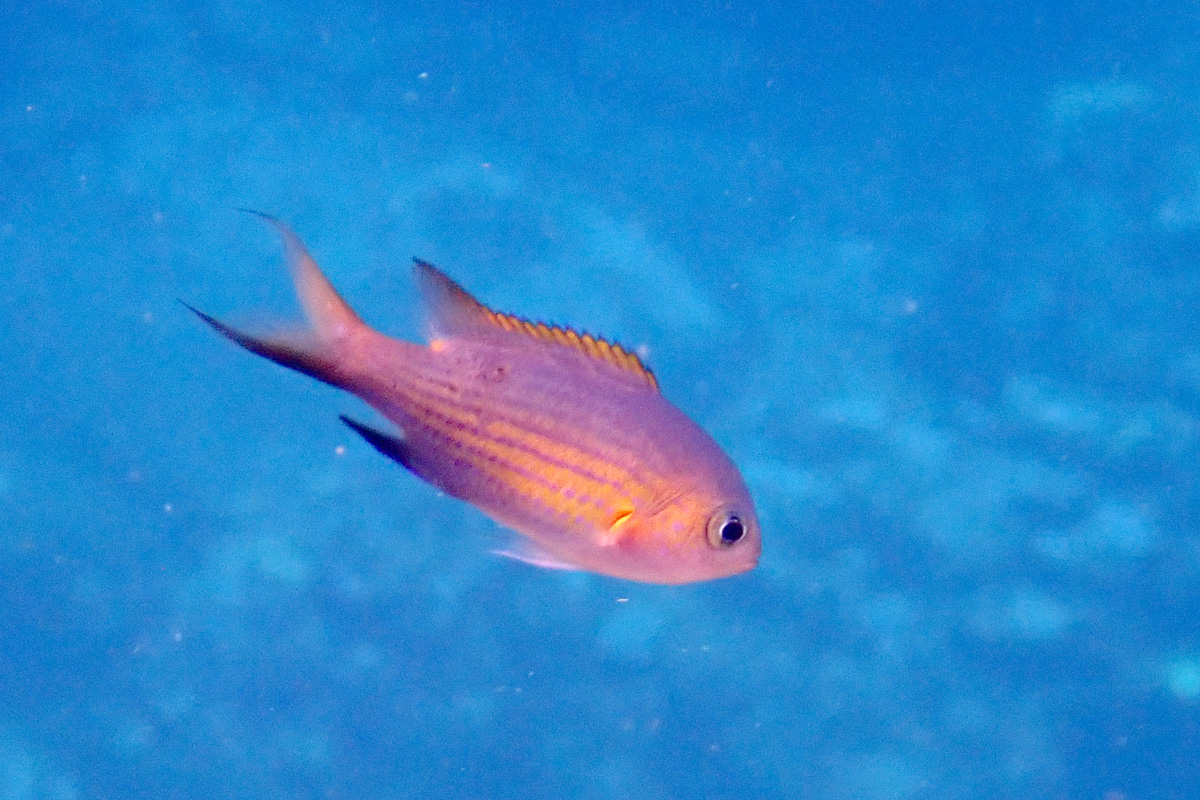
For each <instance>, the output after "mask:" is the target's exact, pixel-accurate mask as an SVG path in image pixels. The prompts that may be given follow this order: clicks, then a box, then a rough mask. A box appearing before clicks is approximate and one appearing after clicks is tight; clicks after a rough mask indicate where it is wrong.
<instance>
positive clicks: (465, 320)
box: [413, 258, 658, 391]
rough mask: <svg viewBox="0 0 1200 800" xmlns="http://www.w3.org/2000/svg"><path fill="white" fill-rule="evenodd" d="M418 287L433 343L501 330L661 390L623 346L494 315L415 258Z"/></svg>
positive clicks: (560, 328)
mask: <svg viewBox="0 0 1200 800" xmlns="http://www.w3.org/2000/svg"><path fill="white" fill-rule="evenodd" d="M413 262H414V263H415V264H416V273H417V283H418V285H419V286H420V287H421V294H422V295H423V296H424V298H425V304H426V306H427V308H428V313H429V335H430V338H431V339H439V338H443V337H456V336H469V335H470V334H471V333H472V332H482V331H484V330H495V329H497V328H499V329H500V330H503V331H508V332H510V333H519V334H523V335H525V336H530V337H532V338H534V339H537V340H539V341H542V342H546V343H547V344H557V345H561V346H563V347H570V348H572V349H574V350H578V351H579V352H581V353H583V354H585V355H587V356H590V357H591V358H595V359H598V360H600V361H604V362H607V363H609V364H612V365H613V366H615V367H618V368H619V369H622V370H624V371H626V372H628V373H630V374H632V375H636V376H637V377H639V378H641V379H642V380H643V381H644V382H645V383H646V384H647V385H649V386H650V388H651V389H654V390H655V391H657V390H658V380H657V379H656V378H655V377H654V373H653V372H651V371H650V368H649V367H647V366H646V365H645V364H643V363H642V360H641V359H640V358H638V357H637V355H636V354H635V353H633V352H630V351H629V350H626V349H625V348H624V347H622V346H621V345H619V344H616V343H614V342H608V341H605V340H604V339H601V338H600V337H598V336H592V335H591V334H590V333H580V332H578V331H575V330H572V329H571V328H564V327H559V326H557V325H547V324H545V323H544V322H531V321H530V320H527V319H524V318H522V317H518V316H514V315H513V314H504V313H501V312H499V311H493V310H492V309H490V308H488V307H487V306H485V305H484V304H483V303H481V302H479V301H478V300H476V299H475V298H474V297H472V296H471V295H470V294H469V293H468V292H467V290H466V289H464V288H462V287H461V286H459V285H458V284H457V283H455V282H454V281H453V280H451V279H450V278H449V277H448V276H447V275H446V274H445V273H444V272H442V271H441V270H440V269H438V268H437V267H435V266H434V265H433V264H430V263H429V262H428V261H422V260H421V259H419V258H414V259H413Z"/></svg>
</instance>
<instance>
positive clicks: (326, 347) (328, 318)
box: [180, 209, 366, 387]
mask: <svg viewBox="0 0 1200 800" xmlns="http://www.w3.org/2000/svg"><path fill="white" fill-rule="evenodd" d="M242 210H243V211H246V212H247V213H250V214H254V215H255V216H257V217H259V218H261V219H263V220H265V221H266V222H267V223H269V224H270V225H271V226H272V227H273V228H275V230H276V231H277V232H278V233H279V236H280V238H282V239H283V246H284V250H285V253H286V254H287V262H288V269H289V270H290V271H291V273H292V282H293V283H294V284H295V287H296V294H297V295H298V296H299V298H300V304H301V305H302V306H303V308H304V315H305V317H307V318H308V321H309V324H310V327H309V328H308V329H301V330H294V331H285V332H282V333H273V334H270V335H265V336H256V335H253V334H249V333H246V332H244V331H240V330H238V329H236V328H233V327H231V326H229V325H226V324H225V323H224V322H221V321H220V320H219V319H217V318H215V317H212V316H209V315H208V314H205V313H204V312H202V311H199V310H197V309H195V308H193V307H192V306H190V305H188V304H187V303H183V305H184V306H185V307H186V308H187V309H188V310H190V311H191V312H192V313H194V314H195V315H196V316H197V317H199V318H200V319H202V320H203V321H204V322H206V323H207V324H208V325H210V326H211V327H212V328H213V329H214V330H216V331H217V333H219V334H221V335H222V336H224V337H226V338H228V339H230V340H231V341H234V342H236V343H237V344H239V345H241V346H242V347H244V348H246V349H247V350H249V351H250V352H252V353H256V354H257V355H260V356H263V357H264V358H269V359H270V360H272V361H274V362H275V363H277V364H282V365H283V366H285V367H288V368H289V369H294V370H296V371H297V372H303V373H304V374H305V375H310V376H312V377H314V378H316V379H317V380H319V381H324V382H325V383H330V384H333V385H334V386H341V387H344V386H345V384H346V381H347V379H348V378H349V375H348V374H347V367H348V366H349V365H348V363H347V361H348V358H347V356H348V354H349V353H350V352H351V350H352V348H351V337H352V336H353V335H354V334H356V333H361V332H362V331H364V330H366V323H364V322H363V321H362V319H360V318H359V316H358V315H357V314H355V313H354V310H353V309H352V308H350V306H349V305H348V304H347V303H346V301H345V300H343V299H342V297H341V295H339V294H338V293H337V290H336V289H334V288H333V284H331V283H330V282H329V279H328V278H326V277H325V275H324V273H322V272H321V268H320V267H318V266H317V263H316V262H315V261H313V259H312V256H310V255H309V254H308V250H306V249H305V247H304V243H303V242H302V241H300V237H299V236H297V235H296V234H295V233H293V232H292V231H291V229H290V228H288V227H287V226H286V225H284V224H283V223H282V222H280V221H279V220H277V219H275V218H274V217H272V216H270V215H268V214H264V213H262V212H261V211H252V210H250V209H242ZM180 302H181V303H182V302H183V301H182V300H181V301H180Z"/></svg>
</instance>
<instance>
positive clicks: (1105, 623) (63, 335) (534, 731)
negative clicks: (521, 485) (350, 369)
mask: <svg viewBox="0 0 1200 800" xmlns="http://www.w3.org/2000/svg"><path fill="white" fill-rule="evenodd" d="M517 5H518V4H511V6H512V7H510V6H508V5H502V4H496V5H495V6H491V5H488V4H480V3H462V4H458V3H449V4H447V3H423V4H421V3H418V4H394V5H393V4H381V3H369V2H351V1H350V0H331V2H322V3H316V2H299V3H283V2H277V1H276V0H267V1H266V2H262V3H250V2H216V3H195V4H191V3H186V2H169V1H168V2H163V3H158V4H152V5H151V4H133V3H131V4H127V5H123V4H118V3H83V2H79V3H76V2H61V3H47V4H26V5H16V4H14V5H12V6H6V7H5V9H4V10H0V100H2V101H3V102H2V104H0V131H2V132H0V367H2V368H3V373H4V375H5V378H4V384H3V386H4V391H3V392H0V548H2V549H0V555H2V558H0V800H27V799H32V798H39V799H40V798H52V799H54V800H74V799H75V798H79V799H80V800H82V799H83V798H93V797H102V798H117V797H120V798H155V800H161V799H162V798H218V797H220V798H226V797H245V798H258V797H289V798H322V799H323V800H352V799H353V800H367V799H370V800H375V799H378V800H392V799H393V798H451V797H453V798H483V797H490V798H588V799H590V798H637V800H667V799H668V798H671V799H681V798H722V797H729V798H738V799H739V800H744V799H745V798H820V799H821V800H830V799H834V800H837V799H844V800H892V799H894V798H896V799H898V798H963V799H964V800H965V799H966V798H1016V797H1020V798H1081V799H1088V800H1126V799H1127V800H1141V799H1142V798H1177V799H1179V800H1182V799H1184V798H1195V797H1198V796H1200V777H1198V776H1200V755H1198V753H1200V626H1198V623H1197V619H1198V617H1200V536H1198V534H1197V528H1196V523H1195V520H1196V518H1197V516H1198V514H1200V481H1198V480H1197V457H1198V455H1200V325H1198V324H1197V319H1198V316H1197V312H1196V309H1197V306H1200V270H1198V269H1197V260H1198V259H1200V44H1198V42H1200V38H1198V37H1200V11H1198V10H1197V8H1196V6H1195V5H1194V4H1188V3H1165V4H1154V3H1151V4H1149V5H1144V6H1140V7H1138V8H1137V10H1136V11H1135V10H1134V9H1133V8H1132V7H1131V6H1129V4H1127V3H1114V2H1107V3H1106V2H1101V3H1095V4H1029V5H1022V4H1014V5H1007V4H1001V5H999V6H997V5H996V4H994V3H967V4H957V5H956V6H955V7H954V8H949V7H944V4H906V3H891V2H875V3H863V4H849V5H845V4H824V5H820V6H818V5H814V6H812V7H799V6H796V5H794V4H786V3H785V4H777V5H772V4H740V3H733V4H726V3H712V4H695V5H690V6H689V5H686V4H685V5H684V6H679V5H678V4H666V3H663V4H651V3H624V4H622V3H603V4H595V5H591V6H588V5H585V4H578V5H573V4H558V5H545V6H538V7H533V6H521V7H520V8H519V9H518V8H516V6H517ZM244 206H249V207H253V208H259V209H262V210H264V211H268V212H270V213H273V214H276V215H278V216H280V217H282V218H284V219H285V220H287V221H288V222H289V223H290V224H291V225H293V226H294V227H295V228H296V230H297V231H298V232H299V233H300V234H301V235H302V236H304V237H305V239H306V240H307V241H308V243H309V246H310V248H311V249H312V250H313V252H314V254H315V255H316V257H317V258H318V260H319V261H320V262H321V263H322V264H323V265H324V267H325V269H326V270H327V272H328V273H329V274H330V275H331V277H332V278H333V280H334V281H335V283H337V284H338V286H339V288H341V289H342V291H343V292H344V294H345V295H346V296H347V298H348V299H350V300H351V302H352V303H353V304H354V305H355V306H356V307H357V308H358V310H359V311H360V312H361V313H362V314H363V316H364V317H365V318H366V319H368V320H369V321H371V322H372V323H374V324H376V325H377V326H379V327H380V328H382V329H383V330H385V331H387V332H389V333H392V334H394V335H398V336H405V337H410V338H411V337H415V336H416V335H417V332H418V329H417V325H416V324H415V323H416V321H417V310H416V309H415V308H414V305H415V295H414V289H413V286H412V285H411V282H410V277H409V270H408V261H409V257H410V256H412V255H420V256H422V257H424V258H427V259H430V260H432V261H434V262H435V263H438V264H440V265H441V266H442V267H444V268H445V269H446V270H447V271H448V272H449V273H450V274H451V275H453V276H454V277H456V278H457V279H459V280H461V281H462V282H463V283H464V284H465V285H466V286H468V287H469V288H470V289H472V290H473V291H475V292H476V293H477V294H478V295H479V296H480V297H481V298H482V299H484V300H485V301H487V302H489V303H491V304H493V305H494V306H496V307H498V308H502V309H505V310H511V311H514V312H518V313H521V314H524V315H527V316H531V317H535V318H544V319H548V320H553V321H559V322H568V323H571V324H574V325H577V326H579V327H583V328H586V329H588V330H593V331H597V332H600V333H603V334H605V335H608V336H612V337H614V338H616V339H618V340H620V341H622V342H624V343H626V344H628V345H631V346H639V347H645V348H647V349H648V352H649V361H650V363H651V365H652V367H653V368H654V369H655V371H656V373H657V374H658V375H659V377H660V379H661V381H662V383H663V385H664V388H665V390H666V393H667V394H668V396H669V397H671V398H672V399H673V400H674V401H675V402H676V403H677V404H678V405H679V406H681V407H682V408H683V409H684V410H686V411H687V412H688V413H689V414H691V415H692V416H694V417H695V418H697V419H698V420H699V421H700V422H701V423H702V424H703V425H704V426H705V427H706V428H707V429H709V430H710V431H712V432H713V433H714V435H716V437H717V438H718V439H719V440H720V441H721V442H722V443H723V444H724V445H725V446H726V447H727V448H728V449H729V451H730V453H731V454H732V455H733V457H734V458H735V460H736V461H738V462H739V464H740V465H741V466H742V467H743V470H744V472H745V474H746V476H747V479H748V482H749V483H750V485H751V488H752V490H753V491H754V493H755V495H756V498H757V501H758V504H759V508H760V513H761V516H762V519H763V527H764V558H763V561H762V565H761V567H760V568H759V569H758V570H757V571H755V572H753V573H751V574H749V575H746V576H741V577H738V578H734V579H730V580H726V581H720V582H716V583H711V584H705V585H700V586H691V587H679V588H665V587H653V586H640V585H633V584H628V583H624V582H621V581H615V580H610V579H605V578H600V577H595V576H586V575H574V574H563V573H555V572H545V571H538V570H534V569H531V568H529V567H527V566H524V565H521V564H518V563H514V562H510V561H507V560H502V559H497V558H495V557H493V556H491V555H489V554H488V550H489V548H490V547H491V545H492V543H493V542H494V540H495V538H496V536H497V531H496V528H495V526H494V525H493V524H492V523H491V522H489V521H487V520H486V519H485V518H483V517H482V516H481V515H480V514H478V513H477V512H475V511H474V510H473V509H471V508H469V507H468V506H465V505H463V504H461V503H458V502H456V501H453V500H450V499H448V498H446V497H443V496H439V495H438V494H437V493H436V492H435V491H434V490H432V489H431V488H430V487H428V486H425V485H423V484H421V483H419V482H418V481H416V480H414V479H413V478H411V477H410V476H408V475H406V474H404V473H403V472H402V471H401V470H399V469H397V468H395V467H394V465H392V464H390V463H388V462H386V461H385V460H384V459H382V458H380V457H379V456H378V455H377V454H375V453H374V452H373V451H370V449H369V448H368V447H366V446H365V445H364V444H362V443H361V442H358V441H355V440H354V439H353V437H352V435H351V434H350V432H349V431H347V430H346V429H345V428H344V427H342V426H341V425H340V424H339V423H338V421H337V414H338V413H339V412H355V413H361V409H360V407H359V406H358V404H357V401H355V400H353V399H352V398H350V397H347V396H345V395H341V394H339V393H337V392H335V391H333V390H332V389H329V388H327V387H324V386H320V385H317V384H315V383H314V382H312V381H309V380H307V379H305V378H303V377H301V376H298V375H295V374H292V373H288V372H286V371H284V370H281V369H279V368H277V367H275V366H273V365H271V364H268V363H266V362H263V361H261V360H260V359H256V358H253V357H251V356H249V355H247V354H245V353H243V352H241V351H239V350H237V349H236V348H234V347H233V346H231V345H230V344H229V343H228V342H225V341H222V340H220V339H219V338H218V337H216V336H214V335H213V334H212V332H211V331H209V330H207V329H205V328H204V327H203V326H201V325H200V324H198V323H197V321H196V320H195V319H193V318H191V317H190V315H188V314H187V313H186V312H185V311H184V310H183V309H182V308H181V307H180V306H179V305H178V304H177V303H176V302H175V300H176V298H183V299H186V300H187V301H189V302H192V303H194V304H196V305H198V306H200V307H202V308H204V309H206V310H208V311H211V312H213V313H217V314H220V315H222V316H225V317H227V318H231V319H233V320H234V321H237V320H238V319H239V316H238V315H239V314H241V315H242V316H241V317H240V319H243V320H244V319H252V320H253V319H256V317H254V316H253V312H254V311H259V312H265V313H271V314H274V315H276V316H280V317H283V316H287V315H294V314H295V313H296V310H295V304H294V301H293V300H292V298H291V295H290V292H291V290H290V287H289V285H288V280H287V276H286V272H285V270H284V268H283V265H282V259H281V255H280V253H279V252H278V250H279V248H278V243H277V241H276V240H275V238H274V237H273V236H272V235H271V233H270V232H269V231H268V230H265V229H264V228H263V227H262V225H261V224H260V223H258V222H257V221H255V220H253V219H250V218H247V217H245V216H244V215H239V214H237V213H236V212H235V211H234V209H235V208H238V207H244Z"/></svg>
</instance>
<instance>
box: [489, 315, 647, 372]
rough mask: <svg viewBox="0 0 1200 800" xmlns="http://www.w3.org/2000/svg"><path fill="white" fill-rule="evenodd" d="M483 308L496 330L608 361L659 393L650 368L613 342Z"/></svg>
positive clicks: (570, 329) (634, 354)
mask: <svg viewBox="0 0 1200 800" xmlns="http://www.w3.org/2000/svg"><path fill="white" fill-rule="evenodd" d="M482 308H483V311H484V313H485V315H486V317H487V319H488V321H489V322H491V323H492V324H493V325H495V326H496V327H497V328H500V329H502V330H506V331H511V332H512V333H521V334H524V335H526V336H532V337H533V338H534V339H539V340H541V341H543V342H551V343H553V344H559V345H562V346H564V347H570V348H573V349H575V350H578V351H579V352H581V353H584V354H585V355H588V356H591V357H592V358H595V359H599V360H600V361H607V362H608V363H609V364H612V365H613V366H615V367H619V368H620V369H623V370H625V371H626V372H629V373H632V374H633V375H636V376H637V377H639V378H641V379H642V380H643V381H645V382H646V383H647V384H649V385H650V388H651V389H654V390H656V391H657V390H658V379H657V378H655V377H654V373H653V372H651V371H650V368H649V367H647V366H646V365H645V364H643V363H642V360H641V359H640V358H638V357H637V354H636V353H633V352H631V351H629V350H626V349H625V348H624V347H622V346H621V345H619V344H617V343H616V342H610V341H608V340H606V339H601V338H600V337H599V336H592V335H591V334H590V333H580V332H579V331H576V330H574V329H572V328H565V327H560V326H558V325H547V324H546V323H544V322H533V321H531V320H527V319H525V318H523V317H518V316H515V315H513V314H504V313H501V312H499V311H493V310H492V309H490V308H488V307H487V306H483V307H482Z"/></svg>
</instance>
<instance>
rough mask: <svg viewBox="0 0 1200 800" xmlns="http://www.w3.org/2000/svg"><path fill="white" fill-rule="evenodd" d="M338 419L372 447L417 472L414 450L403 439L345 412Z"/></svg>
mask: <svg viewBox="0 0 1200 800" xmlns="http://www.w3.org/2000/svg"><path fill="white" fill-rule="evenodd" d="M338 419H340V420H341V421H342V422H344V423H345V424H346V427H348V428H349V429H350V430H352V431H354V432H355V433H357V434H358V435H359V436H361V437H362V438H363V439H365V440H366V442H367V444H369V445H371V447H374V448H375V449H376V450H378V451H379V452H380V453H383V454H384V455H385V456H387V457H388V458H390V459H392V460H393V461H395V462H396V463H397V464H399V465H400V466H402V467H404V468H405V469H407V470H409V471H410V472H417V469H416V467H414V466H413V459H412V451H411V450H410V448H409V446H408V445H407V444H405V443H404V440H403V439H401V438H400V437H398V436H393V435H391V434H390V433H384V432H383V431H381V430H376V429H375V428H372V427H371V426H369V425H364V424H362V423H361V422H357V421H355V420H352V419H350V418H349V417H347V416H346V415H345V414H341V415H339V416H338ZM418 474H419V473H418Z"/></svg>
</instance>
